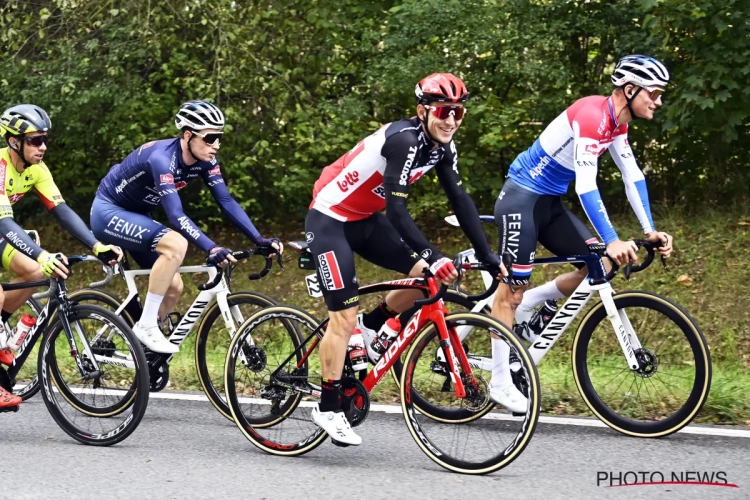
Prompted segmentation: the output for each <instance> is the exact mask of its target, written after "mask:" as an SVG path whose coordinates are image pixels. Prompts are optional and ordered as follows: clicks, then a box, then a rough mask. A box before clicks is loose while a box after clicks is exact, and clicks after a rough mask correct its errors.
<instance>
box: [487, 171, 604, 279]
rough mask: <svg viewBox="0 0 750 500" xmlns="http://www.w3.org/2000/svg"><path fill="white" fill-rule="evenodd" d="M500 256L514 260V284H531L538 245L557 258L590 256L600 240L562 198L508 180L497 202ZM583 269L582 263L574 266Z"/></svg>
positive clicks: (496, 215)
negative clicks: (537, 191)
mask: <svg viewBox="0 0 750 500" xmlns="http://www.w3.org/2000/svg"><path fill="white" fill-rule="evenodd" d="M495 224H497V229H498V231H499V233H500V252H499V253H500V254H501V255H502V253H503V252H504V251H506V250H507V251H508V252H510V254H511V256H512V258H513V284H514V285H528V284H529V277H530V276H531V268H532V264H533V263H534V257H535V254H536V243H537V241H538V242H539V243H541V244H542V245H543V246H544V248H546V249H547V250H549V251H550V252H552V253H553V254H555V255H563V256H564V255H586V254H588V253H589V249H588V245H589V244H591V243H596V242H597V241H598V240H597V238H596V237H595V236H594V235H593V234H592V233H591V231H590V230H589V228H588V227H586V224H584V223H583V222H582V221H581V219H579V218H578V217H576V216H575V215H574V214H573V212H571V211H570V210H568V209H567V208H566V207H565V205H563V203H562V197H561V196H553V195H544V194H536V193H534V192H532V191H529V190H528V189H526V188H523V187H521V186H519V185H518V184H516V183H515V182H513V181H512V180H510V179H508V180H507V181H505V184H503V189H502V190H501V191H500V196H499V197H498V199H497V201H496V202H495ZM572 264H573V265H575V266H576V267H578V268H579V269H580V268H581V267H583V266H584V264H583V263H582V262H574V263H572Z"/></svg>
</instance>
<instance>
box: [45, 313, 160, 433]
mask: <svg viewBox="0 0 750 500" xmlns="http://www.w3.org/2000/svg"><path fill="white" fill-rule="evenodd" d="M68 318H69V320H70V322H71V323H74V322H76V321H78V320H81V319H87V318H88V319H97V320H99V321H101V322H104V323H107V324H109V326H110V327H112V328H117V330H118V332H120V334H121V335H122V338H123V340H124V342H125V343H126V344H127V346H128V347H129V349H130V353H131V354H132V361H133V364H134V372H135V373H134V377H133V378H134V383H133V384H131V386H130V387H129V388H128V390H127V391H126V392H125V397H124V398H123V399H122V401H121V402H120V403H119V404H118V405H114V406H115V410H114V411H113V410H112V407H107V408H106V409H104V410H102V411H90V405H87V404H85V403H83V402H82V401H81V400H80V399H79V398H78V397H76V396H75V395H74V391H73V390H71V389H70V388H69V387H68V386H67V384H66V383H65V382H64V378H63V377H62V376H61V375H60V374H59V373H58V374H57V376H55V375H53V374H54V373H55V372H57V371H58V370H59V366H58V364H57V359H56V355H55V349H54V346H55V342H56V340H57V339H58V337H59V336H60V333H61V332H63V331H64V330H63V328H62V322H61V321H60V319H59V318H58V321H57V322H56V323H55V325H54V326H52V327H50V328H48V329H47V331H46V332H45V335H44V337H43V341H42V345H41V346H40V350H39V358H38V368H37V369H38V372H39V373H40V374H41V380H40V383H41V386H42V387H43V388H44V390H43V391H42V396H43V399H44V404H45V406H46V407H47V411H49V413H50V415H51V416H52V418H53V419H54V420H55V422H56V423H57V424H58V425H59V426H60V428H61V429H62V430H63V431H65V433H66V434H68V435H69V436H70V437H72V438H73V439H75V440H76V441H79V442H81V443H83V444H87V445H93V446H111V445H114V444H116V443H119V442H121V441H123V440H124V439H126V438H127V437H128V436H129V435H130V434H132V433H133V432H134V431H135V429H136V428H137V427H138V424H139V423H140V422H141V420H142V419H143V415H144V414H145V412H146V407H147V406H148V399H149V372H148V364H147V361H146V355H145V354H144V352H143V348H142V347H141V345H140V342H138V339H137V338H136V337H135V335H134V334H133V332H132V331H131V329H130V328H129V327H128V326H127V325H126V324H125V322H124V320H123V319H122V318H120V317H119V316H117V315H115V314H114V313H113V312H112V311H109V310H108V309H105V308H103V307H101V306H96V305H91V304H78V305H76V306H74V307H73V308H71V310H70V313H69V315H68ZM65 342H66V343H67V339H65ZM100 368H101V365H100ZM99 378H100V379H101V378H103V377H99ZM55 388H57V391H55ZM55 392H57V393H59V394H63V398H64V399H65V400H66V401H67V402H68V403H71V401H72V403H73V404H71V405H70V406H71V407H72V408H73V409H74V410H75V411H77V412H80V413H84V414H85V415H86V416H90V417H93V418H101V419H105V421H110V419H111V418H112V417H113V416H114V415H119V414H121V413H122V412H124V411H126V410H128V409H130V410H131V411H132V414H131V415H129V416H128V417H127V418H126V419H125V420H124V421H123V422H122V423H121V424H119V425H118V426H117V427H115V428H114V429H112V430H110V431H108V432H101V433H97V432H92V431H91V430H84V429H82V428H80V427H79V426H78V424H77V422H76V421H73V420H71V419H70V418H69V417H68V416H67V414H66V412H65V411H64V410H63V409H62V407H61V406H60V404H59V402H58V401H57V400H56V399H55V397H54V396H53V393H55ZM87 406H88V407H89V408H87ZM87 409H88V410H89V411H82V410H87ZM76 420H77V419H76ZM98 427H99V428H101V424H100V425H99V426H98Z"/></svg>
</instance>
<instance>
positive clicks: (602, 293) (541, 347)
mask: <svg viewBox="0 0 750 500" xmlns="http://www.w3.org/2000/svg"><path fill="white" fill-rule="evenodd" d="M461 256H462V260H464V259H466V262H477V260H476V257H475V255H474V250H473V249H470V250H466V251H464V252H461ZM573 262H583V263H585V264H586V266H587V268H588V270H589V275H588V276H587V277H586V279H584V280H583V281H582V282H581V284H580V285H578V288H576V290H575V291H574V292H573V293H572V294H571V296H570V297H569V298H568V300H567V301H566V302H565V303H564V304H563V305H562V306H561V307H559V308H558V310H557V313H555V316H554V317H553V318H552V319H551V320H550V322H549V323H548V324H547V326H545V327H544V329H543V330H542V332H541V333H540V334H539V336H538V337H537V338H536V340H535V341H534V342H533V343H532V344H531V346H529V354H530V355H531V359H532V360H533V361H534V364H535V365H537V366H538V365H539V363H540V362H541V361H542V359H543V358H544V356H545V355H546V354H547V353H548V352H549V351H550V349H552V346H554V345H555V342H557V340H558V339H559V338H560V337H561V336H562V334H563V333H564V332H565V331H566V330H567V328H568V326H569V325H570V324H571V323H572V322H573V320H575V319H576V317H577V316H578V314H579V313H580V312H581V311H582V310H583V309H584V308H585V307H586V304H588V302H589V300H591V297H592V295H593V294H594V293H598V294H599V297H600V298H601V301H602V303H603V304H604V309H605V311H606V312H607V318H608V319H609V321H610V323H612V327H613V328H614V330H615V334H616V335H617V340H618V341H619V343H620V347H621V348H622V352H623V355H624V356H625V358H626V359H627V361H628V366H629V367H630V368H631V369H634V370H637V369H638V360H637V359H636V357H635V351H636V350H638V349H640V348H641V343H640V341H639V340H638V336H637V335H636V333H635V330H634V329H633V326H632V325H631V324H630V320H629V319H628V317H627V315H626V314H625V311H618V310H617V307H616V306H615V301H614V299H613V298H612V295H613V294H614V293H615V292H614V289H613V288H612V285H611V284H610V283H609V282H608V281H606V279H605V271H604V266H603V264H602V261H601V257H599V256H598V255H596V254H589V255H574V256H567V257H545V258H540V259H535V260H534V264H533V265H540V264H567V263H573ZM493 279H494V278H493V277H492V276H491V275H490V274H489V273H488V272H486V271H482V280H483V281H484V284H485V286H486V287H488V288H489V286H490V285H491V283H492V280H493ZM496 293H497V292H496ZM494 298H495V295H494V294H493V295H491V296H489V297H488V298H486V299H484V300H482V301H479V302H477V303H476V305H475V306H474V307H473V308H472V311H473V312H481V311H482V310H483V309H484V308H485V307H486V306H489V307H491V306H492V302H493V300H494ZM458 330H459V337H460V339H461V340H462V341H463V340H464V339H465V338H466V337H467V336H468V335H469V332H470V331H471V327H469V326H465V327H459V328H458ZM469 359H470V360H471V362H472V364H473V366H474V367H476V368H481V369H483V370H492V360H491V359H488V358H482V357H479V356H471V355H470V356H469Z"/></svg>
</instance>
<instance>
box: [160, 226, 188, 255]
mask: <svg viewBox="0 0 750 500" xmlns="http://www.w3.org/2000/svg"><path fill="white" fill-rule="evenodd" d="M187 249H188V242H187V240H186V239H185V237H184V236H182V235H181V234H180V233H178V232H176V231H169V232H168V233H167V234H165V235H164V237H162V239H161V240H159V244H158V245H156V251H157V252H159V254H160V255H162V256H164V257H166V258H167V259H169V260H178V261H180V262H182V260H183V259H184V258H185V254H186V253H187Z"/></svg>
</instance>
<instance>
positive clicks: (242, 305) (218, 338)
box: [195, 292, 277, 420]
mask: <svg viewBox="0 0 750 500" xmlns="http://www.w3.org/2000/svg"><path fill="white" fill-rule="evenodd" d="M276 304H277V302H276V301H275V300H273V299H272V298H271V297H268V296H266V295H263V294H260V293H255V292H236V293H232V294H230V295H229V296H228V297H227V305H228V306H229V313H230V315H231V321H232V322H233V325H234V327H235V330H234V331H235V332H236V327H238V326H239V325H241V324H242V323H243V322H244V321H245V319H246V318H249V317H250V315H252V313H254V312H256V311H258V310H259V309H263V308H264V307H270V306H274V305H276ZM233 333H234V332H230V331H229V330H228V329H227V325H226V323H225V322H224V318H223V317H222V314H221V309H220V308H219V304H218V302H216V301H214V302H212V303H211V305H210V306H209V307H208V310H207V311H206V314H205V317H204V319H203V321H202V322H201V326H200V329H199V330H198V338H197V339H196V341H195V366H196V369H197V371H198V379H199V380H200V382H201V386H202V387H203V391H204V392H205V393H206V396H208V399H209V401H211V404H213V405H214V407H215V408H216V409H217V410H219V413H221V414H222V415H223V416H224V417H226V418H228V419H229V420H232V414H231V412H230V410H229V405H227V402H226V398H225V397H224V360H225V359H226V357H227V350H228V349H229V342H230V341H231V340H232V334H233Z"/></svg>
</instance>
